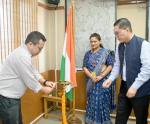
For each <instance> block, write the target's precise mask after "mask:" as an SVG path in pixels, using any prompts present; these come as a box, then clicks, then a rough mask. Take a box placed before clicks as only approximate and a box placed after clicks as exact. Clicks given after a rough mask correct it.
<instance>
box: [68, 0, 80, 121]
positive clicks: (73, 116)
mask: <svg viewBox="0 0 150 124" xmlns="http://www.w3.org/2000/svg"><path fill="white" fill-rule="evenodd" d="M71 5H72V7H73V9H72V10H73V12H72V14H73V39H74V40H73V41H74V47H75V26H74V24H75V18H74V16H75V12H74V0H71ZM72 104H73V106H72V116H71V117H70V118H68V124H82V121H81V120H80V119H79V118H77V116H76V113H75V105H76V104H75V88H73V103H72Z"/></svg>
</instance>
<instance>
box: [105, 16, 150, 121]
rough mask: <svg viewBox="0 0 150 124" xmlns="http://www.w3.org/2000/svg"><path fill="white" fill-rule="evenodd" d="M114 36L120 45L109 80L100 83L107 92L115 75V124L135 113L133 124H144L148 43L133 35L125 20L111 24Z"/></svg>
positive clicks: (149, 85)
mask: <svg viewBox="0 0 150 124" xmlns="http://www.w3.org/2000/svg"><path fill="white" fill-rule="evenodd" d="M114 34H115V36H116V38H117V39H118V41H119V42H120V44H119V45H118V48H117V50H116V54H115V63H114V67H113V70H112V72H111V74H110V77H109V78H108V79H107V80H106V81H105V82H104V83H103V87H104V88H108V87H109V86H110V85H111V83H112V81H114V80H115V79H116V78H117V77H118V75H119V74H120V75H121V79H122V81H121V87H120V93H119V97H118V106H117V115H116V124H127V120H128V117H129V115H130V113H131V110H132V109H133V110H134V113H135V117H136V124H147V117H148V106H149V95H150V54H149V53H150V43H149V42H147V41H145V40H144V39H142V38H140V37H137V36H136V35H134V34H133V32H132V27H131V23H130V21H129V20H128V19H126V18H121V19H118V20H117V21H116V22H115V23H114Z"/></svg>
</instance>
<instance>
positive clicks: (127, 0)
mask: <svg viewBox="0 0 150 124" xmlns="http://www.w3.org/2000/svg"><path fill="white" fill-rule="evenodd" d="M117 2H118V5H126V4H139V3H146V2H147V0H117Z"/></svg>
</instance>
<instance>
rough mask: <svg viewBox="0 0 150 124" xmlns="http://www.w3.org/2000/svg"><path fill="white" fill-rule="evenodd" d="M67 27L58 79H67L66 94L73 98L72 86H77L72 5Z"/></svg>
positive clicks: (70, 98)
mask: <svg viewBox="0 0 150 124" xmlns="http://www.w3.org/2000/svg"><path fill="white" fill-rule="evenodd" d="M68 14H69V15H68V20H67V27H66V33H65V40H64V48H63V55H62V59H61V70H60V80H61V81H67V82H69V83H70V85H68V86H66V96H67V98H68V99H69V100H71V101H72V100H73V91H72V88H73V87H76V86H77V83H76V71H75V54H74V52H75V51H74V35H73V7H72V6H71V7H70V10H69V13H68Z"/></svg>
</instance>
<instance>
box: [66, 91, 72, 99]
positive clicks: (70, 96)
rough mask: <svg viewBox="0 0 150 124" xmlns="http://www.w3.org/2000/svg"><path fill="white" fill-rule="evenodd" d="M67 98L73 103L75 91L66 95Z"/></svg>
mask: <svg viewBox="0 0 150 124" xmlns="http://www.w3.org/2000/svg"><path fill="white" fill-rule="evenodd" d="M66 97H67V98H68V99H69V100H70V101H72V100H73V90H72V89H71V90H70V91H69V92H68V93H66Z"/></svg>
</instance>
